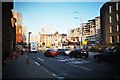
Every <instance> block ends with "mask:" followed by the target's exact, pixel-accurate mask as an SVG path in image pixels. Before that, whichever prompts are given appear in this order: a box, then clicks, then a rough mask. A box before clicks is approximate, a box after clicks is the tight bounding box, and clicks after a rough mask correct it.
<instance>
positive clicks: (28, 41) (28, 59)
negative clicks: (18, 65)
mask: <svg viewBox="0 0 120 80" xmlns="http://www.w3.org/2000/svg"><path fill="white" fill-rule="evenodd" d="M31 33H32V32H28V54H27V60H26V63H28V62H29V58H28V55H29V51H30V34H31Z"/></svg>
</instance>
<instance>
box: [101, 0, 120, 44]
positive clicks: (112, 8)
mask: <svg viewBox="0 0 120 80" xmlns="http://www.w3.org/2000/svg"><path fill="white" fill-rule="evenodd" d="M100 20H101V38H102V43H103V45H104V46H119V45H120V2H107V3H105V4H104V5H103V6H102V7H101V9H100Z"/></svg>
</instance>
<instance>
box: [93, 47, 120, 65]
mask: <svg viewBox="0 0 120 80" xmlns="http://www.w3.org/2000/svg"><path fill="white" fill-rule="evenodd" d="M94 60H95V61H96V62H101V61H102V62H110V63H118V64H120V48H118V47H107V48H106V49H105V50H104V51H103V52H101V53H99V54H96V55H94Z"/></svg>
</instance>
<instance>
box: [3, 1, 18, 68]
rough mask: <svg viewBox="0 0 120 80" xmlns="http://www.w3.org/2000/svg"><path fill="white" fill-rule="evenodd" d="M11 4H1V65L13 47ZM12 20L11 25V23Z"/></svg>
mask: <svg viewBox="0 0 120 80" xmlns="http://www.w3.org/2000/svg"><path fill="white" fill-rule="evenodd" d="M12 9H13V2H2V64H3V66H4V62H5V60H6V59H7V57H8V56H9V54H10V52H11V51H12V50H13V49H14V47H15V43H16V42H15V25H14V23H15V22H14V21H15V19H14V18H12V17H13V16H12V11H11V10H12ZM11 20H13V23H11Z"/></svg>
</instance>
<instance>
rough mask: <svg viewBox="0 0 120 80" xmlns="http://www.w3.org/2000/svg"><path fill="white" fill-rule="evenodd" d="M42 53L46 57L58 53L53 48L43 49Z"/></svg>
mask: <svg viewBox="0 0 120 80" xmlns="http://www.w3.org/2000/svg"><path fill="white" fill-rule="evenodd" d="M44 55H45V56H47V57H55V56H57V55H58V52H57V51H56V50H55V49H53V48H50V49H47V50H46V51H45V53H44Z"/></svg>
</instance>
